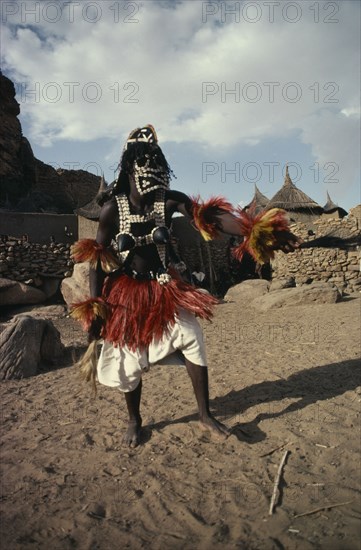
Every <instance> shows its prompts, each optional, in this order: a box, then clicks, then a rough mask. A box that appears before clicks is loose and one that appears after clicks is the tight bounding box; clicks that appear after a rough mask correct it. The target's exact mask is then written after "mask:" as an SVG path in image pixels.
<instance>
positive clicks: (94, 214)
mask: <svg viewBox="0 0 361 550" xmlns="http://www.w3.org/2000/svg"><path fill="white" fill-rule="evenodd" d="M107 189H108V187H107V184H106V183H105V179H104V175H102V177H101V179H100V185H99V189H98V192H97V194H96V195H95V197H93V198H92V200H91V201H89V202H88V203H87V204H85V205H84V206H82V207H81V208H77V209H76V210H74V213H75V214H77V215H78V216H82V217H83V218H87V219H88V220H98V219H99V216H100V210H101V207H100V206H99V204H98V202H97V199H98V198H99V197H100V195H102V194H103V193H104V192H105V191H106V190H107Z"/></svg>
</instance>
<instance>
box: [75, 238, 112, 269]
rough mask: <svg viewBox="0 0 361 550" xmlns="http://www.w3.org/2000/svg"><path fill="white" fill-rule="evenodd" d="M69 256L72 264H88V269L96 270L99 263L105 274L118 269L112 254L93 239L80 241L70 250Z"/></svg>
mask: <svg viewBox="0 0 361 550" xmlns="http://www.w3.org/2000/svg"><path fill="white" fill-rule="evenodd" d="M70 254H71V257H72V259H73V260H74V262H89V263H90V267H92V268H93V269H96V268H97V265H98V262H100V265H101V268H102V270H103V271H104V272H105V273H110V272H111V271H114V269H117V267H119V264H118V262H117V260H116V258H115V257H114V254H113V253H112V252H111V251H110V250H108V249H107V248H106V247H105V246H103V245H102V244H99V243H97V241H96V240H94V239H81V240H80V241H77V242H76V243H75V244H73V246H72V247H71V248H70Z"/></svg>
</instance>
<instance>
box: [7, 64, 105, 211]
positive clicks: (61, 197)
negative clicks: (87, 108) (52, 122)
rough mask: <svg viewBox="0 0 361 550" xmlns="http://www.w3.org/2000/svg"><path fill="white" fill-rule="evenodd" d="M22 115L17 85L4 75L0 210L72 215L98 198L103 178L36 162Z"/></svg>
mask: <svg viewBox="0 0 361 550" xmlns="http://www.w3.org/2000/svg"><path fill="white" fill-rule="evenodd" d="M39 108H41V107H40V106H39ZM19 113H20V105H19V103H18V102H17V101H16V97H15V87H14V84H13V82H12V81H11V80H10V79H9V78H7V77H6V76H4V75H3V74H2V73H1V72H0V179H1V187H0V207H1V208H6V209H8V210H17V211H21V212H44V211H46V212H54V213H58V214H72V213H73V211H74V209H76V208H79V207H81V206H83V205H84V204H86V203H87V202H89V200H90V199H91V198H92V197H93V196H95V195H96V193H97V191H98V189H99V185H100V179H101V178H100V176H95V175H94V174H91V173H90V172H86V171H84V170H65V169H57V170H55V168H53V167H52V166H50V165H48V164H45V163H44V162H42V161H40V160H38V159H36V158H35V157H34V154H33V151H32V148H31V145H30V143H29V141H28V140H27V139H26V137H24V136H23V134H22V129H21V124H20V121H19V120H18V118H17V117H18V115H19Z"/></svg>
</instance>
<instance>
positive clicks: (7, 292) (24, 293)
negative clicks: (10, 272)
mask: <svg viewBox="0 0 361 550" xmlns="http://www.w3.org/2000/svg"><path fill="white" fill-rule="evenodd" d="M45 300H46V294H45V293H44V292H42V291H41V290H39V289H38V288H34V287H32V286H28V285H25V284H23V283H20V282H18V281H12V280H10V279H0V305H1V306H12V305H21V304H40V303H41V302H44V301H45Z"/></svg>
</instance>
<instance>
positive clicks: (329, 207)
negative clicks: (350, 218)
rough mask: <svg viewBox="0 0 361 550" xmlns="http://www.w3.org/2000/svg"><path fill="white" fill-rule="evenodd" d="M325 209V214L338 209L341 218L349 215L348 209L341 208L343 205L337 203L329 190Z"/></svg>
mask: <svg viewBox="0 0 361 550" xmlns="http://www.w3.org/2000/svg"><path fill="white" fill-rule="evenodd" d="M323 211H324V212H325V214H332V213H333V212H336V211H337V212H338V214H339V216H340V218H343V217H345V216H347V212H346V210H345V209H344V208H341V206H338V205H337V204H335V203H334V202H333V200H332V199H331V197H330V195H329V193H328V192H327V202H326V204H325V206H324V207H323Z"/></svg>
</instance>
